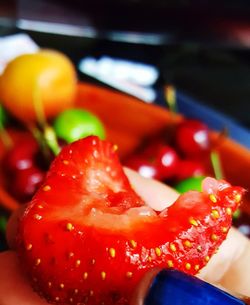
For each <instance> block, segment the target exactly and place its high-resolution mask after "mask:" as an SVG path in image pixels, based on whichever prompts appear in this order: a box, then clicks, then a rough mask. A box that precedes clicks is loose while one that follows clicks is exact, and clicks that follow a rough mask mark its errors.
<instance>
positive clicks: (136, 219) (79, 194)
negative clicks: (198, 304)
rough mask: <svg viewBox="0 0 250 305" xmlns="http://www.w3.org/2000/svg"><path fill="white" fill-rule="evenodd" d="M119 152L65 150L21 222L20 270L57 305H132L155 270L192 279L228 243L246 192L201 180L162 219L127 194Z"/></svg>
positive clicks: (92, 145) (91, 146) (106, 146)
mask: <svg viewBox="0 0 250 305" xmlns="http://www.w3.org/2000/svg"><path fill="white" fill-rule="evenodd" d="M115 150H116V147H115V146H113V145H112V144H111V143H109V142H107V141H101V140H99V139H98V138H97V137H87V138H85V139H82V140H79V141H77V142H74V143H72V144H70V145H68V146H66V147H64V148H63V149H62V151H61V153H60V154H59V156H58V157H57V158H56V159H55V160H54V162H53V163H52V165H51V168H50V170H49V172H48V175H47V178H46V181H45V183H44V185H43V186H42V187H41V188H40V189H39V191H38V192H37V193H36V195H35V196H34V198H33V199H32V201H31V202H30V204H29V206H28V207H27V209H26V211H25V213H24V216H23V217H22V219H21V221H20V230H19V233H18V236H17V241H18V252H19V256H20V259H21V263H22V265H23V266H24V268H25V269H26V272H27V274H28V276H29V278H30V280H31V283H32V286H33V288H34V289H35V290H36V291H37V292H38V293H39V294H40V295H41V296H43V297H45V298H46V299H47V300H48V301H49V302H51V303H56V304H82V305H83V304H86V305H88V304H89V305H97V304H107V305H112V304H120V305H122V304H128V303H129V298H130V296H131V294H132V292H133V289H134V287H135V285H137V283H138V281H139V280H140V279H141V277H142V276H143V275H144V273H145V272H146V271H147V270H148V269H150V268H152V267H156V266H158V267H163V268H176V269H179V270H182V271H184V272H187V273H190V274H195V273H197V272H198V271H199V270H200V269H201V268H202V267H203V266H205V265H206V264H207V262H208V261H209V259H210V257H211V256H212V255H213V253H215V252H216V250H217V249H218V247H219V245H220V244H221V243H222V241H223V240H224V239H225V238H226V235H227V232H228V230H229V228H230V226H231V220H232V213H233V212H234V211H235V210H236V208H237V207H238V205H239V204H240V202H241V198H242V195H243V193H244V190H243V189H242V188H240V187H233V186H231V185H230V184H229V183H227V182H225V181H217V180H215V179H213V178H206V179H205V180H204V181H203V192H193V191H192V192H188V193H186V194H183V195H181V196H180V197H179V198H178V200H177V201H176V202H175V203H174V204H173V205H172V206H171V207H169V208H167V209H166V210H164V211H162V212H161V213H158V212H155V211H154V210H152V209H151V208H150V207H147V206H146V205H145V203H144V202H143V201H142V199H141V198H140V197H139V196H138V195H137V194H136V193H135V192H134V191H133V189H132V187H131V186H130V184H129V181H128V179H127V177H126V176H125V174H124V172H123V169H122V166H121V165H120V162H119V160H118V157H117V154H116V152H115Z"/></svg>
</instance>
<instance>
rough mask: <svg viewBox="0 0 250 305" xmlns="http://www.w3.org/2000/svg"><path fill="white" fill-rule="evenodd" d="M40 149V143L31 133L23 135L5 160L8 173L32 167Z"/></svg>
mask: <svg viewBox="0 0 250 305" xmlns="http://www.w3.org/2000/svg"><path fill="white" fill-rule="evenodd" d="M38 150H39V145H38V143H37V142H36V140H35V139H34V138H33V137H31V136H30V135H29V136H24V137H22V138H21V139H20V140H19V141H17V142H16V143H15V144H14V146H13V147H12V148H11V149H10V150H9V151H8V152H7V154H6V157H5V160H4V167H5V170H6V173H7V174H14V173H15V172H16V171H19V170H24V169H27V168H30V167H32V166H33V165H34V162H35V160H34V159H35V158H34V156H35V154H36V153H37V152H38Z"/></svg>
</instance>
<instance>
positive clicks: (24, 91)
mask: <svg viewBox="0 0 250 305" xmlns="http://www.w3.org/2000/svg"><path fill="white" fill-rule="evenodd" d="M76 84H77V75H76V70H75V67H74V65H73V63H72V62H71V61H70V59H69V58H68V57H67V56H65V55H64V54H62V53H60V52H58V51H53V50H40V51H38V52H37V53H33V54H25V55H21V56H18V57H17V58H15V59H14V60H12V61H11V62H10V63H9V64H8V65H7V67H6V68H5V70H4V72H3V74H2V76H1V77H0V100H1V102H2V103H3V105H4V106H5V107H6V108H7V109H8V110H9V112H10V113H12V114H13V115H14V116H15V117H17V118H18V119H20V120H22V121H24V122H30V121H35V120H39V117H40V118H41V117H42V116H43V114H44V115H45V116H46V118H50V117H54V116H55V115H57V114H58V113H59V112H61V111H62V110H65V109H67V108H69V107H71V106H72V105H73V103H74V97H75V93H76Z"/></svg>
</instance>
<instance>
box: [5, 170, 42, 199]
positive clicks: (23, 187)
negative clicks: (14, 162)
mask: <svg viewBox="0 0 250 305" xmlns="http://www.w3.org/2000/svg"><path fill="white" fill-rule="evenodd" d="M44 178H45V172H43V171H42V170H40V169H39V168H37V167H35V166H33V167H29V168H26V169H24V170H20V171H17V172H16V174H15V175H14V177H13V181H11V189H10V191H11V194H12V195H13V196H14V197H15V198H16V199H17V200H19V201H20V202H25V201H28V200H30V199H31V198H32V196H33V195H34V193H35V191H36V190H37V189H38V187H39V186H40V185H41V183H42V182H43V180H44Z"/></svg>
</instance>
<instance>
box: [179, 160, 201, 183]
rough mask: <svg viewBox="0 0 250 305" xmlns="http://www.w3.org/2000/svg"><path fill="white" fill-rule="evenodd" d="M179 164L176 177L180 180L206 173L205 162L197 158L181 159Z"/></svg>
mask: <svg viewBox="0 0 250 305" xmlns="http://www.w3.org/2000/svg"><path fill="white" fill-rule="evenodd" d="M178 166H179V167H178V171H176V179H177V180H178V181H181V180H185V179H187V178H190V177H198V176H205V175H206V170H205V167H204V165H203V163H201V162H200V161H197V160H179V164H178Z"/></svg>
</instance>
